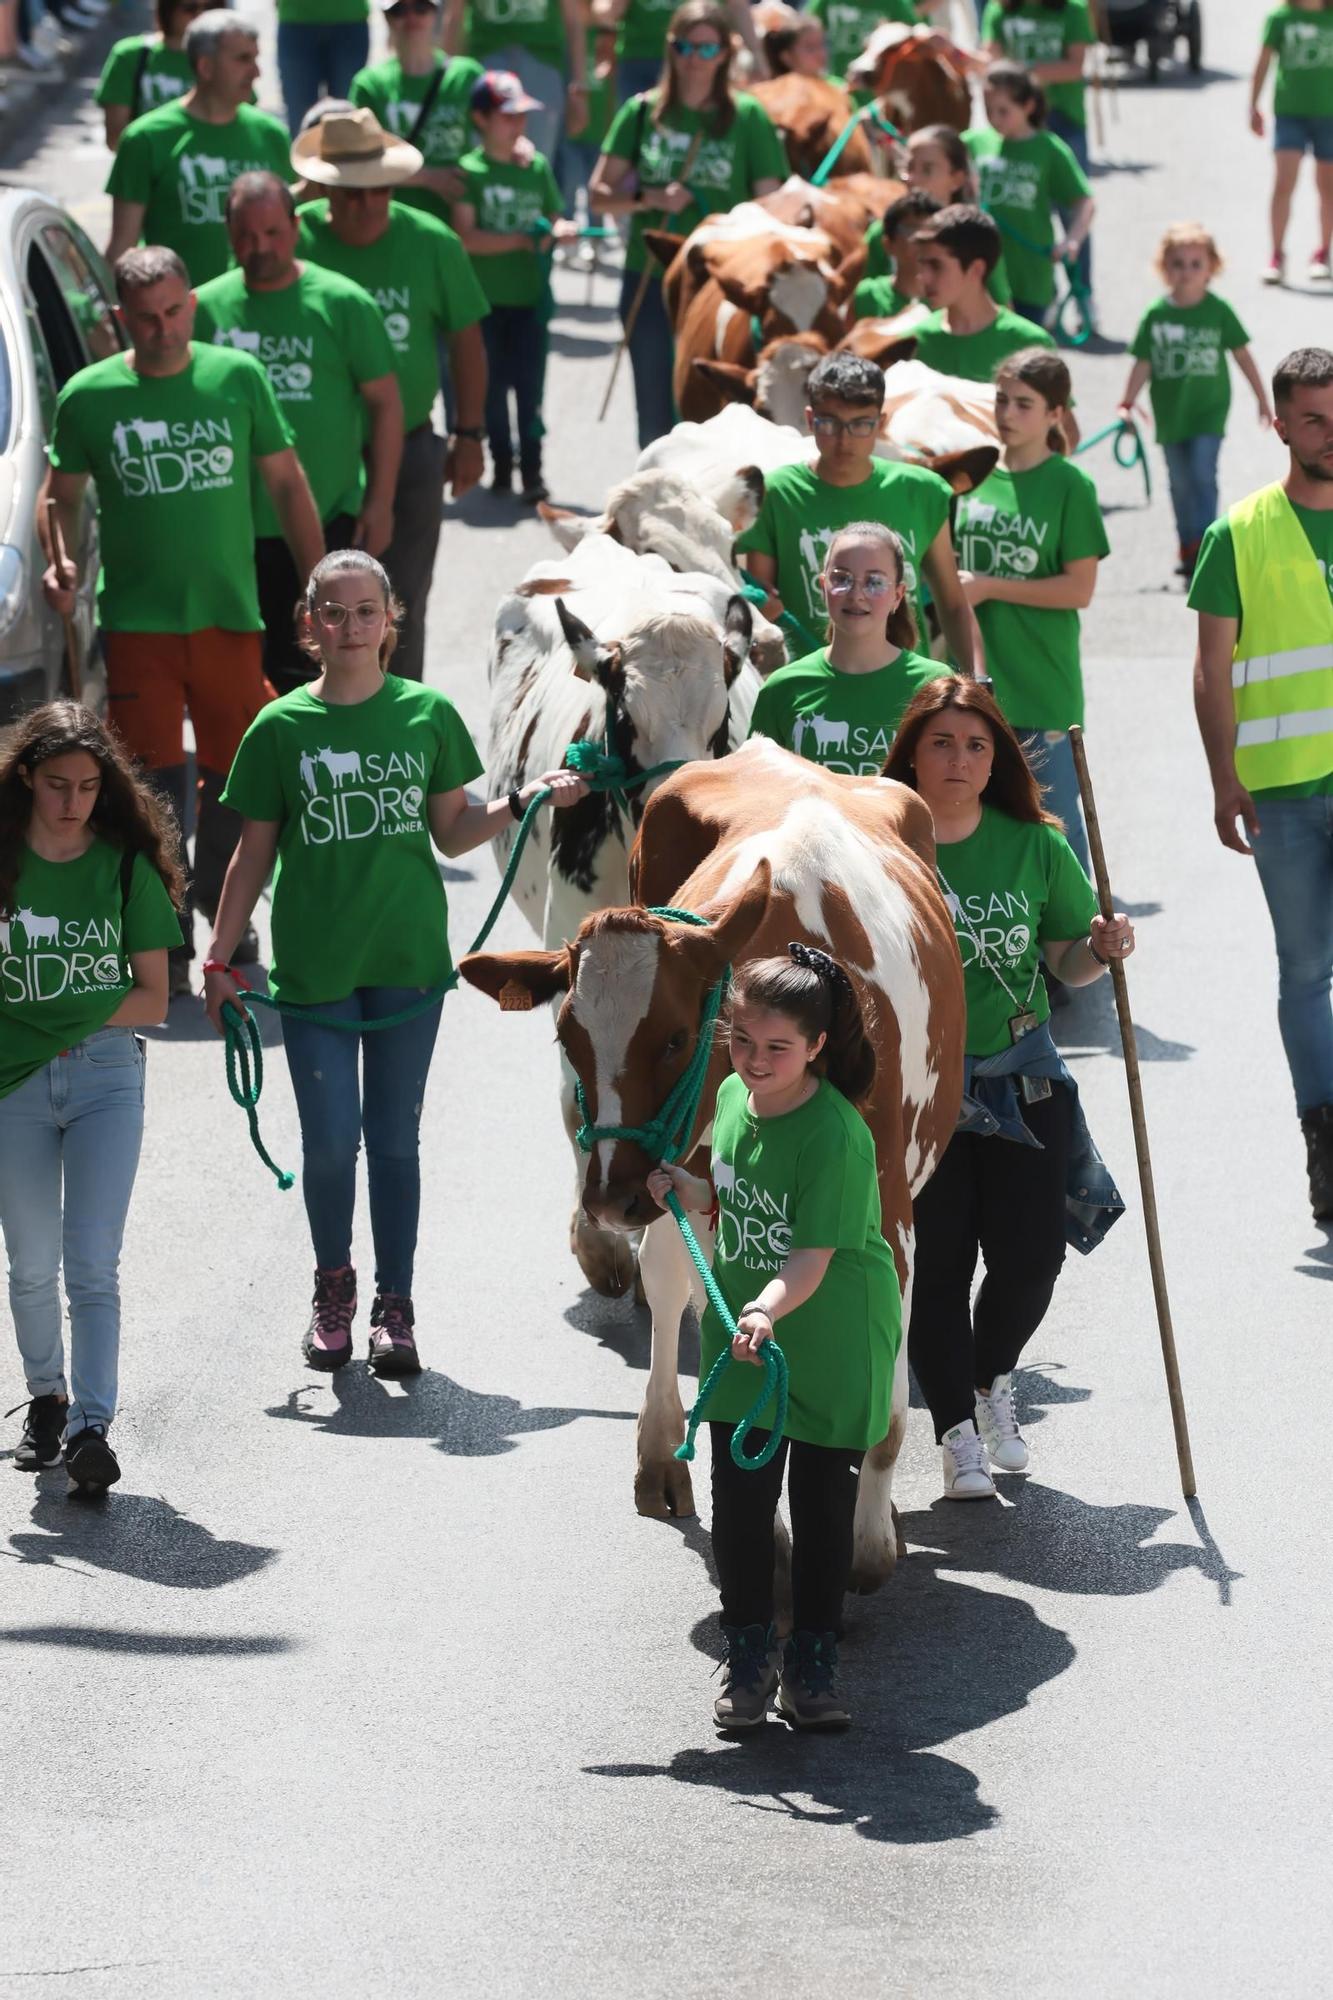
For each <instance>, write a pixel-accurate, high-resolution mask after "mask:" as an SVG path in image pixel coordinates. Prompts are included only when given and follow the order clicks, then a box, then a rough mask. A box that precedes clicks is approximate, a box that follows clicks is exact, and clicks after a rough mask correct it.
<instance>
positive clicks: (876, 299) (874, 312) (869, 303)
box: [852, 278, 917, 320]
mask: <svg viewBox="0 0 1333 2000" xmlns="http://www.w3.org/2000/svg"><path fill="white" fill-rule="evenodd" d="M916 303H917V301H916V300H915V299H906V298H904V297H903V295H902V293H901V292H900V291H899V290H898V287H897V286H896V285H895V284H894V282H893V279H892V278H862V280H861V282H860V284H859V285H858V286H857V288H856V290H855V291H854V292H853V293H852V318H853V319H854V320H855V319H892V318H893V316H894V314H895V313H900V312H906V311H907V308H908V307H909V306H914V305H916Z"/></svg>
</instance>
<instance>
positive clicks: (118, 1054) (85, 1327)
mask: <svg viewBox="0 0 1333 2000" xmlns="http://www.w3.org/2000/svg"><path fill="white" fill-rule="evenodd" d="M143 1084H144V1051H143V1044H142V1042H140V1041H139V1040H138V1039H137V1038H136V1036H135V1035H134V1033H133V1031H132V1030H131V1029H129V1028H100V1029H98V1031H97V1032H96V1034H92V1035H88V1036H87V1037H86V1038H85V1039H84V1040H83V1041H81V1042H80V1043H79V1044H78V1045H77V1047H75V1048H72V1049H68V1050H67V1051H66V1052H65V1054H64V1055H60V1056H56V1057H55V1059H54V1060H53V1061H52V1062H49V1063H47V1065H46V1067H45V1068H44V1069H39V1070H38V1071H37V1073H36V1074H35V1075H34V1076H30V1077H29V1078H28V1080H27V1082H26V1083H21V1084H20V1085H19V1087H18V1089H17V1090H14V1091H11V1092H10V1093H9V1095H8V1097H0V1228H3V1230H4V1237H5V1247H6V1249H7V1250H8V1252H9V1307H10V1311H11V1312H12V1313H13V1315H14V1330H15V1332H16V1334H17V1335H18V1345H19V1353H20V1354H21V1355H22V1357H23V1373H24V1376H25V1378H26V1380H27V1384H28V1393H29V1395H31V1396H64V1395H66V1394H67V1393H68V1394H69V1395H70V1406H69V1428H70V1431H71V1433H72V1432H74V1431H76V1430H79V1429H81V1428H82V1426H83V1425H84V1424H109V1423H110V1422H111V1419H112V1417H114V1415H115V1414H116V1377H117V1365H118V1362H119V1359H120V1280H119V1271H120V1245H121V1239H122V1238H123V1236H124V1234H125V1217H126V1216H127V1214H128V1213H129V1206H130V1195H131V1194H132V1192H133V1190H134V1176H135V1173H136V1171H137V1170H138V1165H139V1146H140V1142H141V1140H142V1138H143ZM62 1263H63V1265H64V1271H65V1291H66V1294H67V1296H68V1298H69V1324H70V1378H71V1383H72V1393H71V1392H70V1391H67V1389H66V1386H65V1355H64V1346H63V1342H62V1339H61V1319H60V1290H59V1278H60V1269H61V1265H62Z"/></svg>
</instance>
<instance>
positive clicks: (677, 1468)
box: [634, 1458, 694, 1521]
mask: <svg viewBox="0 0 1333 2000" xmlns="http://www.w3.org/2000/svg"><path fill="white" fill-rule="evenodd" d="M634 1505H635V1507H636V1508H637V1510H638V1512H639V1513H640V1514H643V1515H644V1516H646V1518H647V1519H648V1520H650V1521H683V1520H686V1519H688V1517H689V1516H690V1515H691V1514H693V1512H694V1487H693V1485H692V1484H691V1481H690V1468H689V1466H688V1465H687V1464H686V1463H685V1461H684V1460H683V1459H680V1458H669V1459H667V1460H666V1462H665V1463H660V1462H658V1463H652V1464H646V1465H641V1466H640V1467H639V1470H638V1471H637V1473H636V1474H635V1475H634Z"/></svg>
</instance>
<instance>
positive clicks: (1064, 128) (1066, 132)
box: [1046, 111, 1092, 292]
mask: <svg viewBox="0 0 1333 2000" xmlns="http://www.w3.org/2000/svg"><path fill="white" fill-rule="evenodd" d="M1046 130H1047V131H1048V132H1054V134H1055V136H1056V138H1057V139H1063V140H1064V142H1065V144H1066V146H1068V148H1069V150H1070V152H1071V153H1072V154H1073V155H1074V158H1075V159H1076V160H1077V161H1078V163H1079V165H1080V166H1081V167H1082V169H1083V171H1084V173H1085V174H1086V173H1087V171H1088V128H1087V126H1086V125H1076V124H1075V123H1074V121H1073V119H1072V118H1066V116H1065V114H1064V112H1063V111H1049V112H1048V113H1047V114H1046ZM1073 215H1074V211H1073V209H1072V208H1062V209H1061V210H1060V220H1061V222H1062V223H1063V224H1064V226H1065V228H1066V229H1068V227H1069V224H1070V222H1071V221H1072V220H1073ZM1078 275H1079V277H1080V278H1082V280H1083V282H1084V284H1085V285H1086V286H1087V288H1088V290H1089V292H1091V290H1092V241H1091V238H1089V240H1088V241H1087V242H1086V243H1085V244H1084V245H1083V248H1082V249H1081V250H1080V251H1079V253H1078Z"/></svg>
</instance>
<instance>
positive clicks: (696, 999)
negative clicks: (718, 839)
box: [459, 861, 771, 1231]
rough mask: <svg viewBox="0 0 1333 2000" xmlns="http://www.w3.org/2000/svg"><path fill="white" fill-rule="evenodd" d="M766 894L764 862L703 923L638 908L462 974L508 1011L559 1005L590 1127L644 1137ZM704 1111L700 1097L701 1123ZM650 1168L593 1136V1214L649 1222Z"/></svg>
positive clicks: (634, 1153)
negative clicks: (551, 947) (553, 944)
mask: <svg viewBox="0 0 1333 2000" xmlns="http://www.w3.org/2000/svg"><path fill="white" fill-rule="evenodd" d="M770 889H771V870H770V868H769V864H768V862H766V861H761V862H760V864H759V866H758V867H757V868H756V870H755V872H754V874H753V875H752V877H751V878H750V880H749V882H748V883H747V884H746V885H745V887H744V888H743V889H742V890H741V892H740V894H739V895H738V896H736V898H735V899H734V901H733V902H732V903H731V904H730V905H729V906H728V907H727V908H726V909H725V910H724V911H723V912H722V913H721V914H720V915H719V916H717V917H716V918H715V919H714V920H713V921H712V922H711V923H710V924H708V925H707V926H704V927H696V926H694V925H687V924H676V923H670V922H667V921H665V920H664V919H663V918H661V917H654V916H650V915H649V913H648V912H647V911H646V910H641V909H628V910H599V911H598V912H597V913H596V914H595V915H594V916H591V917H587V918H585V919H584V921H583V923H582V924H581V925H580V926H579V932H578V936H577V937H576V938H575V939H574V942H573V943H572V944H567V945H566V946H565V947H564V949H563V950H562V951H519V952H475V953H472V954H470V955H469V956H468V957H466V958H464V959H463V960H462V961H461V963H460V965H459V971H460V972H461V974H462V976H463V978H464V979H466V980H467V981H468V982H469V984H470V985H472V986H475V987H477V988H478V989H479V990H480V991H481V992H483V993H488V994H489V995H490V997H491V998H492V999H493V1000H496V1001H498V1002H499V1004H500V1006H501V1007H503V1008H505V1009H506V1010H514V1011H520V1012H527V1011H528V1010H530V1009H532V1008H534V1007H537V1006H539V1005H541V1004H542V1003H544V1002H545V1001H548V1000H553V999H559V1000H560V1006H559V1011H558V1013H557V1015H556V1033H557V1035H558V1037H559V1040H560V1045H561V1047H562V1048H563V1050H564V1052H565V1055H566V1057H567V1059H568V1061H569V1064H570V1067H571V1068H572V1069H573V1071H574V1074H575V1076H576V1077H577V1078H578V1080H579V1083H580V1085H581V1086H582V1091H583V1101H584V1105H585V1108H586V1115H587V1119H588V1123H589V1124H590V1125H592V1126H594V1127H597V1126H611V1125H620V1126H627V1127H629V1128H631V1129H641V1128H642V1127H644V1126H646V1125H647V1124H648V1122H649V1121H650V1120H651V1119H653V1118H655V1117H656V1115H657V1113H658V1112H659V1111H660V1110H661V1109H662V1106H663V1105H664V1104H665V1102H666V1099H667V1096H668V1094H669V1093H670V1091H671V1090H672V1088H673V1086H674V1085H675V1083H676V1081H677V1079H678V1078H679V1077H680V1076H681V1074H682V1072H683V1071H684V1070H685V1069H686V1068H687V1067H688V1065H689V1062H690V1059H691V1057H692V1056H693V1054H694V1051H695V1046H696V1044H697V1042H698V1039H699V1031H700V1025H701V1022H702V1018H703V1011H704V1003H705V1001H706V999H707V997H708V994H709V991H710V989H711V988H712V987H714V986H715V985H716V984H717V982H718V980H719V979H720V978H721V977H722V975H723V973H724V972H725V971H726V969H727V967H728V965H730V964H732V963H733V962H734V961H735V960H736V959H738V958H739V957H741V956H742V954H743V952H744V950H745V947H746V945H747V944H748V943H749V942H750V940H751V938H752V937H753V936H754V934H755V932H756V931H757V930H758V928H759V925H760V923H761V922H762V920H763V917H764V913H765V911H766V909H767V907H768V900H769V894H770ZM561 996H563V997H561ZM710 1104H711V1099H710V1098H709V1095H708V1091H707V1089H705V1093H704V1098H703V1106H704V1108H703V1111H702V1121H703V1123H705V1124H706V1122H707V1119H708V1115H709V1110H708V1107H709V1106H710ZM657 1164H658V1162H657V1161H656V1160H655V1159H654V1158H652V1157H651V1156H650V1155H649V1154H648V1153H647V1152H645V1151H644V1149H643V1148H642V1147H641V1146H640V1145H638V1144H637V1143H636V1142H634V1141H633V1140H629V1139H599V1140H598V1141H597V1142H596V1143H595V1145H594V1146H593V1149H592V1151H591V1152H590V1153H589V1154H588V1155H587V1159H586V1164H585V1167H584V1176H583V1206H584V1208H585V1210H586V1211H587V1213H588V1215H589V1216H590V1217H591V1218H592V1219H593V1221H594V1222H597V1223H599V1224H600V1225H601V1226H602V1227H603V1228H609V1229H616V1230H621V1231H632V1230H638V1229H642V1228H643V1226H644V1224H645V1223H648V1222H654V1221H656V1220H657V1217H658V1215H659V1214H660V1213H661V1211H660V1210H659V1209H658V1207H657V1205H656V1203H655V1202H654V1201H653V1200H652V1198H651V1196H650V1195H649V1193H648V1189H647V1176H648V1174H649V1172H650V1171H651V1169H652V1168H653V1167H655V1166H656V1165H657Z"/></svg>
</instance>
